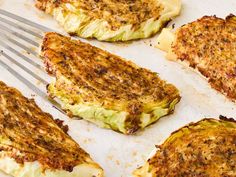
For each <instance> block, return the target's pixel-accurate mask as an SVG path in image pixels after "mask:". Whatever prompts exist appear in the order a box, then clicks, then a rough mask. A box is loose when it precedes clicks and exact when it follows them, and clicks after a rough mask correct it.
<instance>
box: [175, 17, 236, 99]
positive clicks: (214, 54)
mask: <svg viewBox="0 0 236 177" xmlns="http://www.w3.org/2000/svg"><path fill="white" fill-rule="evenodd" d="M172 49H173V52H174V53H175V54H176V55H177V58H178V59H180V60H182V61H187V62H189V64H190V66H191V67H193V68H196V69H198V70H199V71H200V72H201V73H202V74H203V75H204V76H205V77H207V78H208V81H209V83H210V84H211V86H212V87H213V88H215V89H216V90H218V91H220V92H221V93H224V94H226V95H227V96H228V97H229V98H230V99H232V100H233V101H235V100H236V90H235V88H236V17H235V16H234V15H230V16H228V17H227V18H226V19H225V20H224V19H221V18H217V17H216V16H205V17H203V18H201V19H199V20H197V21H195V22H192V23H189V24H187V25H185V26H183V27H181V28H180V29H179V30H178V31H177V32H176V41H175V42H174V44H173V45H172Z"/></svg>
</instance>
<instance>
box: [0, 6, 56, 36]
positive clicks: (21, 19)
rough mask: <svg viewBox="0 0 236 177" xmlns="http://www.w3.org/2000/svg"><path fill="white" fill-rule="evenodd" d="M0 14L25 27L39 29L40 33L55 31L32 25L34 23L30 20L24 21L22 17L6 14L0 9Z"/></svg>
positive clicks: (35, 24)
mask: <svg viewBox="0 0 236 177" xmlns="http://www.w3.org/2000/svg"><path fill="white" fill-rule="evenodd" d="M0 14H1V15H5V16H7V17H10V18H12V19H15V20H17V21H19V22H21V23H24V24H26V25H28V26H31V27H32V26H33V27H35V28H37V29H40V30H42V31H44V32H48V31H55V30H52V29H50V28H47V27H45V26H42V25H39V24H37V23H34V22H32V21H30V20H27V19H25V18H22V17H20V16H18V15H15V14H12V13H10V12H7V11H5V10H3V9H0Z"/></svg>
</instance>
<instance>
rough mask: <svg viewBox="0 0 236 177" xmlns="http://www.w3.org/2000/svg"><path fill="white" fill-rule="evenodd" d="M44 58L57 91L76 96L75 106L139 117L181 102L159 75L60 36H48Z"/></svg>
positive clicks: (172, 88)
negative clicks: (163, 103) (90, 105)
mask: <svg viewBox="0 0 236 177" xmlns="http://www.w3.org/2000/svg"><path fill="white" fill-rule="evenodd" d="M41 55H42V56H43V58H44V61H45V63H46V68H47V70H48V71H49V72H51V73H52V74H53V75H55V76H56V78H57V79H56V83H55V85H56V88H57V89H58V90H64V91H66V93H67V95H68V94H72V95H74V96H73V97H72V96H71V97H70V99H71V103H74V104H75V103H81V102H82V103H83V102H85V103H88V102H89V103H95V104H96V103H97V104H99V105H102V106H103V107H105V108H108V109H114V110H119V111H125V110H127V111H128V112H129V113H130V114H132V115H134V114H135V115H138V114H140V113H142V111H143V110H144V109H146V110H147V109H149V108H150V107H151V108H153V106H155V105H156V104H159V101H162V100H165V101H166V102H167V103H168V102H171V101H173V99H175V98H179V94H178V90H177V89H176V88H175V87H174V86H173V85H171V84H167V83H166V82H165V81H163V80H161V79H160V78H159V77H158V76H157V74H156V73H153V72H151V71H149V70H147V69H144V68H140V67H138V66H136V65H135V64H133V63H131V62H129V61H125V60H123V59H122V58H120V57H118V56H116V55H113V54H110V53H108V52H106V51H104V50H101V49H99V48H96V47H94V46H91V45H89V44H86V43H83V42H81V41H76V40H71V39H70V38H69V37H65V36H62V35H59V34H57V33H47V34H46V36H45V38H44V42H43V45H42V53H41ZM65 78H66V80H67V81H65ZM145 106H146V107H145Z"/></svg>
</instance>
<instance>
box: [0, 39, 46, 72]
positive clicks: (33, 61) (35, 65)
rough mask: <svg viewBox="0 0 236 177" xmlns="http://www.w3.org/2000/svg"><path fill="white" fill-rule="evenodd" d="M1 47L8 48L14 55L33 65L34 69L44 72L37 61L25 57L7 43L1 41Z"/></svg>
mask: <svg viewBox="0 0 236 177" xmlns="http://www.w3.org/2000/svg"><path fill="white" fill-rule="evenodd" d="M0 46H2V47H4V48H6V49H7V50H10V51H11V52H12V53H14V54H15V55H17V56H18V57H20V58H22V59H23V60H25V61H26V62H27V63H29V64H30V65H32V66H34V67H36V68H38V69H40V70H43V71H44V68H43V67H42V65H40V64H38V63H36V62H35V60H33V59H30V58H28V57H26V56H25V55H23V54H21V53H20V52H18V51H17V50H15V49H13V48H12V47H10V46H9V45H8V44H6V43H5V42H3V41H1V40H0Z"/></svg>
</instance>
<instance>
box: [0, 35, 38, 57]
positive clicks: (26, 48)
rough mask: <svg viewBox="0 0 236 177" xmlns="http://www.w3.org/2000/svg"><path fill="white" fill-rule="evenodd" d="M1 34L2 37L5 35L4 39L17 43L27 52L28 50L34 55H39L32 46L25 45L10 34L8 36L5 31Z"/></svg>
mask: <svg viewBox="0 0 236 177" xmlns="http://www.w3.org/2000/svg"><path fill="white" fill-rule="evenodd" d="M0 36H1V37H3V38H4V39H6V40H8V41H10V42H11V43H13V44H15V45H17V46H18V47H20V48H22V49H24V50H25V51H26V52H28V53H30V54H32V55H34V56H36V57H38V54H37V52H35V51H34V50H32V49H31V48H29V47H26V46H25V45H23V44H21V43H19V42H18V41H16V40H14V39H12V38H10V37H9V36H7V35H6V34H4V33H0Z"/></svg>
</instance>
